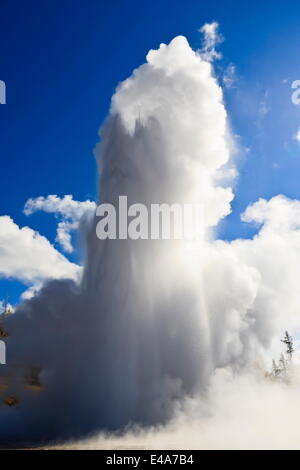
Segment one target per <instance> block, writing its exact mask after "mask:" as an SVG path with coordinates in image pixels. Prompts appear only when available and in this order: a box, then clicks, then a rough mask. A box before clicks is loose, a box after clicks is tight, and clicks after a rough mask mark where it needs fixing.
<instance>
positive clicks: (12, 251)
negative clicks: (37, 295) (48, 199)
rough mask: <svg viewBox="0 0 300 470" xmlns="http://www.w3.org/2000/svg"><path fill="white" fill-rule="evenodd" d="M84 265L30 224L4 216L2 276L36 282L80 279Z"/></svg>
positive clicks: (0, 231)
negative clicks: (70, 257)
mask: <svg viewBox="0 0 300 470" xmlns="http://www.w3.org/2000/svg"><path fill="white" fill-rule="evenodd" d="M79 271H80V268H79V266H77V265H76V264H73V263H71V262H70V261H68V260H67V259H66V258H65V257H64V256H63V255H62V254H61V253H59V252H58V251H57V250H56V249H55V248H54V247H53V246H52V245H51V244H50V242H49V241H48V240H47V239H46V238H45V237H43V236H42V235H40V234H39V233H38V232H35V231H34V230H32V229H31V228H29V227H23V228H20V227H19V226H18V225H17V224H15V223H14V221H13V220H12V219H11V218H10V217H9V216H1V217H0V276H1V277H5V278H14V279H18V280H19V281H21V282H24V283H25V284H29V285H30V284H35V283H36V282H40V281H42V280H45V279H51V278H55V279H59V278H72V279H74V278H77V276H78V274H79Z"/></svg>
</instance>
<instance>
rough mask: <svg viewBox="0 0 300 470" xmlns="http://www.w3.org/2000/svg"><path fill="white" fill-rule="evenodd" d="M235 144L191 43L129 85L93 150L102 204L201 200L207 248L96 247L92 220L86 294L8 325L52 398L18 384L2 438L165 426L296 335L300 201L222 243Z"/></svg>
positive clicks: (36, 301)
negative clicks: (224, 376)
mask: <svg viewBox="0 0 300 470" xmlns="http://www.w3.org/2000/svg"><path fill="white" fill-rule="evenodd" d="M232 147H233V145H232V139H231V137H230V132H229V129H228V124H227V115H226V111H225V108H224V105H223V98H222V90H221V88H220V86H219V85H218V83H217V81H216V79H215V77H214V75H213V68H212V65H211V63H210V62H208V61H207V60H206V59H205V57H201V54H199V53H196V52H194V51H193V50H192V49H191V48H190V47H189V45H188V42H187V41H186V39H185V38H184V37H181V36H180V37H177V38H175V39H174V40H173V41H172V42H171V43H170V44H169V45H165V44H162V45H161V46H160V48H159V49H158V50H151V51H150V52H149V53H148V55H147V63H146V64H144V65H142V66H141V67H139V68H138V69H137V70H135V71H134V73H133V74H132V76H131V77H130V78H129V79H128V80H126V81H124V82H123V83H121V85H120V86H119V87H118V89H117V91H116V93H115V95H114V96H113V98H112V104H111V110H110V114H109V116H108V118H107V121H106V122H105V124H104V126H103V127H102V129H101V143H100V145H99V146H98V147H97V149H96V156H97V160H98V162H99V174H100V176H99V201H101V202H108V203H112V204H114V205H116V206H117V203H118V197H119V195H126V196H127V197H128V203H129V204H133V203H143V204H146V205H148V204H151V203H168V204H172V203H182V204H183V203H197V204H199V203H200V204H202V207H203V210H204V219H203V234H202V237H201V239H200V240H198V241H197V242H187V241H168V240H164V241H157V240H152V241H151V240H136V241H132V240H105V241H100V240H99V239H98V238H97V237H96V231H95V226H96V223H97V220H96V219H95V220H94V221H93V223H92V224H91V226H90V227H89V229H88V236H87V259H86V263H85V267H84V274H83V278H82V281H81V283H80V285H77V284H75V283H74V282H73V281H52V282H49V283H47V284H46V285H45V286H44V288H43V289H42V290H41V291H40V292H39V293H38V294H37V295H36V296H35V297H34V298H33V299H31V300H28V301H26V302H25V303H23V304H22V305H20V306H19V308H18V309H17V312H16V314H15V315H14V316H13V317H12V318H11V319H10V322H9V324H8V328H9V330H10V332H11V336H10V338H9V341H8V346H7V350H8V363H9V362H11V363H16V364H28V365H31V366H36V367H41V368H42V369H43V372H42V374H41V379H42V382H43V383H44V385H45V390H44V391H43V393H40V394H39V395H37V396H36V397H34V398H32V395H30V394H29V393H26V392H24V391H23V390H21V389H18V385H16V392H17V393H18V394H19V395H20V397H21V404H20V406H19V409H6V408H5V409H3V408H1V412H0V415H1V430H0V435H1V438H2V439H4V438H5V439H27V440H28V439H50V438H66V437H75V436H81V435H83V434H84V433H88V432H90V431H95V430H119V429H122V428H124V427H125V426H127V425H129V424H133V423H138V424H140V425H152V424H156V423H164V422H166V421H167V420H168V419H169V418H171V416H172V413H173V411H174V408H175V407H176V405H177V404H178V403H179V402H180V401H181V400H182V399H183V398H184V397H186V396H195V395H197V394H199V393H201V392H203V391H204V390H205V389H206V387H207V386H208V384H209V382H210V379H211V377H212V375H213V374H214V372H215V371H216V369H218V368H224V367H227V366H228V367H230V368H231V369H232V370H233V371H234V372H236V373H240V372H241V371H243V370H244V369H247V368H248V366H249V365H251V364H252V363H253V362H254V361H255V360H256V359H257V355H258V354H259V353H261V352H263V351H264V350H267V349H269V348H270V345H271V340H272V338H273V336H274V335H276V334H278V333H279V331H280V330H281V328H282V327H283V325H284V327H288V326H289V325H291V326H292V327H295V326H297V321H298V320H297V317H295V315H294V313H295V310H296V308H297V307H298V306H299V300H296V297H295V294H293V289H292V291H291V289H290V286H292V288H294V286H295V282H296V281H295V276H294V274H295V272H296V271H297V270H299V268H298V266H299V265H300V263H299V258H300V236H299V231H298V228H299V225H300V224H298V225H297V224H296V225H295V222H294V221H295V217H294V215H297V214H298V212H299V207H298V205H299V204H300V203H298V201H290V200H288V199H286V198H284V197H283V196H278V197H277V198H273V199H272V200H271V201H269V202H267V201H264V200H260V201H259V202H258V203H256V204H254V205H253V206H251V207H250V208H248V210H247V211H246V213H245V215H244V219H245V220H247V221H252V220H254V221H257V222H258V223H260V224H264V226H263V229H262V230H261V231H260V232H259V234H258V235H257V236H256V237H255V238H254V239H253V240H238V241H235V242H232V243H225V242H223V241H218V240H215V239H214V238H215V237H214V234H215V233H216V230H215V228H216V226H217V224H218V222H219V221H220V220H221V219H222V218H223V217H225V216H226V215H227V214H229V212H230V202H231V200H232V198H233V195H232V191H231V189H230V188H229V187H226V184H225V181H227V184H229V183H228V179H229V177H230V175H233V174H234V169H233V166H232V163H231V162H230V152H231V149H232ZM278 214H280V215H281V216H282V218H283V219H284V221H285V223H284V224H281V225H280V229H278V226H277V225H278V224H277V225H276V223H275V221H276V217H278ZM290 240H292V243H290ZM272 247H273V248H272ZM274 247H275V248H274ZM272 249H276V253H277V254H278V258H280V268H281V272H283V275H284V278H283V279H281V280H280V282H279V278H278V277H276V276H275V275H274V270H276V262H278V258H277V260H276V259H274V256H272ZM282 253H284V256H282V257H281V254H282ZM268 255H269V256H268ZM287 257H290V259H291V260H293V262H292V266H293V270H294V272H291V271H290V270H289V267H288V266H287V265H286V264H285V261H284V260H285V259H287ZM297 263H298V264H297ZM298 278H299V276H298ZM275 295H276V302H274V296H275ZM282 305H284V306H285V310H284V311H285V318H284V321H283V319H282V315H281V309H282Z"/></svg>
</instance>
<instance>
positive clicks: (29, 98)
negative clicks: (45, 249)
mask: <svg viewBox="0 0 300 470" xmlns="http://www.w3.org/2000/svg"><path fill="white" fill-rule="evenodd" d="M299 19H300V4H299V2H297V1H289V0H287V1H285V2H282V1H276V0H272V1H265V2H259V1H255V0H254V1H251V2H250V1H249V2H247V1H243V2H240V1H228V0H224V1H222V2H221V1H220V0H211V1H209V2H207V1H202V0H200V1H190V0H186V1H184V2H183V1H176V0H175V1H174V0H173V1H169V0H167V1H166V0H161V1H156V0H154V1H152V2H138V1H132V0H129V1H123V0H122V1H115V2H113V3H111V2H102V1H99V0H98V1H96V0H89V1H85V2H84V1H77V0H72V1H68V0H63V1H57V0H51V1H48V2H46V1H44V2H40V1H37V0H35V1H30V0H28V1H26V2H21V1H20V0H19V1H14V0H10V1H6V0H2V2H1V7H0V45H1V56H0V79H1V80H4V81H5V83H6V86H7V104H6V105H1V106H0V152H1V173H2V178H1V185H0V215H9V216H10V217H12V218H13V220H14V221H15V223H16V224H18V225H19V226H24V225H28V226H30V227H31V228H33V229H35V230H38V231H39V233H41V234H42V235H45V236H46V237H47V238H48V239H49V240H50V241H51V242H52V243H55V231H56V222H55V219H54V216H53V215H51V214H45V213H40V212H39V213H36V214H33V215H31V216H29V217H27V216H25V215H24V214H23V212H22V211H23V207H24V204H25V202H26V200H27V199H28V198H30V197H37V196H47V195H49V194H57V195H58V196H60V197H63V196H64V195H65V194H72V195H73V197H74V199H76V200H79V201H83V200H86V199H95V197H96V165H95V162H94V157H93V148H94V146H95V144H96V143H97V140H98V136H97V133H98V129H99V126H100V124H101V122H102V121H103V119H104V118H105V115H106V114H107V111H108V108H109V103H110V97H111V95H112V93H113V91H114V89H115V87H116V85H117V84H118V82H120V81H121V80H123V79H125V78H126V77H128V76H129V75H130V74H131V72H132V70H133V69H134V68H135V67H137V66H139V65H140V64H141V63H143V62H144V61H145V55H146V53H147V51H148V50H149V49H151V48H157V47H158V46H159V44H160V43H161V42H166V43H167V42H169V41H170V40H171V39H172V38H173V37H174V36H176V35H179V34H182V35H185V36H186V37H187V39H188V40H189V42H190V44H191V46H192V47H194V48H199V47H200V46H201V35H200V33H199V32H198V31H197V30H198V29H199V28H200V27H201V26H202V25H203V24H204V23H206V22H211V21H213V20H215V21H218V22H219V24H220V31H221V33H222V35H223V36H224V39H225V40H224V43H223V44H222V45H221V46H220V50H221V52H222V54H223V58H222V59H221V60H220V61H218V62H217V63H216V72H217V75H218V77H219V79H220V81H221V80H222V77H223V76H224V73H225V70H226V69H227V68H228V67H229V66H230V65H231V64H233V65H234V67H235V82H234V83H233V86H232V87H231V88H225V102H226V106H227V109H228V112H229V114H230V119H231V123H232V128H233V131H234V133H235V134H237V135H239V136H240V137H239V143H240V146H241V148H243V149H247V151H245V150H244V151H242V152H241V155H240V156H239V158H238V168H239V172H240V176H239V179H238V181H237V183H236V187H235V193H236V198H235V200H234V203H233V213H232V215H231V216H229V217H228V219H227V220H226V221H224V222H223V223H222V225H221V228H220V236H222V237H223V238H226V239H232V238H235V237H237V236H241V237H248V236H250V235H251V234H252V233H253V229H251V228H249V227H247V226H246V225H245V224H243V223H241V222H240V220H239V215H240V213H241V212H242V211H243V210H244V209H245V208H246V206H247V205H248V204H249V203H251V202H253V201H255V200H257V199H258V198H259V197H265V198H270V197H271V196H273V195H276V194H278V193H284V194H286V195H287V196H289V197H292V198H300V185H299V177H298V175H299V171H300V144H299V142H297V141H296V139H294V136H295V134H296V132H297V129H298V127H299V126H300V106H295V105H293V104H292V102H291V94H292V90H291V83H292V82H293V81H294V80H297V79H300V63H299V59H298V57H299V51H298V50H299V44H300V28H299V21H300V20H299ZM55 246H56V247H57V248H58V249H59V247H58V246H57V245H55ZM65 256H67V257H69V259H71V260H75V261H77V260H78V255H77V254H76V253H73V254H70V255H68V254H66V255H65ZM23 290H24V286H23V284H21V283H20V282H15V281H13V280H1V281H0V298H2V297H4V296H5V295H6V294H8V295H10V296H11V300H12V302H15V301H17V299H18V296H19V294H20V293H21V292H22V291H23Z"/></svg>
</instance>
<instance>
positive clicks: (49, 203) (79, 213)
mask: <svg viewBox="0 0 300 470" xmlns="http://www.w3.org/2000/svg"><path fill="white" fill-rule="evenodd" d="M95 208H96V205H95V203H94V202H92V201H89V200H87V201H75V200H74V199H73V196H72V195H70V194H68V195H66V196H64V197H63V198H60V197H58V196H56V195H55V194H51V195H49V196H47V197H43V196H40V197H37V198H30V199H28V201H27V202H26V204H25V207H24V213H25V214H26V215H30V214H33V213H34V212H37V211H44V212H48V213H52V214H55V215H56V216H57V217H59V218H61V219H62V220H61V221H60V222H59V223H58V227H57V236H56V241H57V242H58V243H59V244H60V245H61V247H62V249H63V250H64V251H66V252H67V253H72V252H73V246H72V238H71V233H72V232H73V231H74V230H77V229H78V227H79V225H80V221H81V220H82V219H83V218H92V216H93V214H94V212H95Z"/></svg>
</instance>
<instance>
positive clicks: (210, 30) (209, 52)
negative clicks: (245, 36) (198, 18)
mask: <svg viewBox="0 0 300 470" xmlns="http://www.w3.org/2000/svg"><path fill="white" fill-rule="evenodd" d="M198 31H199V32H201V33H203V35H204V40H203V45H202V49H201V50H200V51H199V53H200V54H201V57H202V58H203V59H205V60H208V61H212V60H214V59H220V58H221V57H222V55H221V54H220V53H219V52H217V51H216V49H215V47H216V46H217V45H218V44H220V43H221V42H223V40H224V39H223V36H222V35H221V34H220V33H219V23H217V22H216V21H213V22H212V23H205V24H204V25H203V26H202V27H201V28H200V29H199V30H198Z"/></svg>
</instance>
